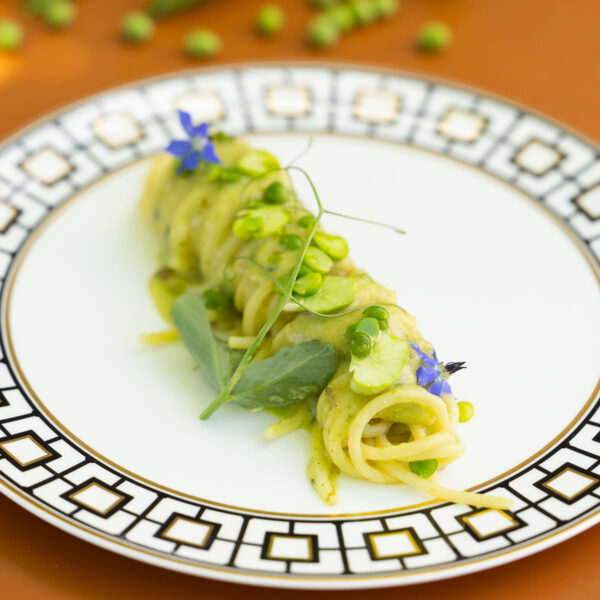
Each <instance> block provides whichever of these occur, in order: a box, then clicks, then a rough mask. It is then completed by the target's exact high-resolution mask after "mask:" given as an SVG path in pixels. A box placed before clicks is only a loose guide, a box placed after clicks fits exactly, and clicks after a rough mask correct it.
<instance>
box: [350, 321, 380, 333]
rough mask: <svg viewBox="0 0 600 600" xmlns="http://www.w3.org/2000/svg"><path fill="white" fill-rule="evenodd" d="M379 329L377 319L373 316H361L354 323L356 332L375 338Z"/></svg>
mask: <svg viewBox="0 0 600 600" xmlns="http://www.w3.org/2000/svg"><path fill="white" fill-rule="evenodd" d="M379 330H380V327H379V321H378V320H377V319H374V318H373V317H363V318H362V319H361V320H360V321H359V322H358V323H357V324H356V332H357V333H366V334H367V335H370V336H371V337H372V338H376V337H377V336H378V335H379Z"/></svg>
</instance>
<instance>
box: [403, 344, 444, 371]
mask: <svg viewBox="0 0 600 600" xmlns="http://www.w3.org/2000/svg"><path fill="white" fill-rule="evenodd" d="M408 343H409V344H410V347H411V348H412V349H413V350H414V351H415V352H416V353H417V354H418V355H419V358H420V359H421V362H422V363H423V364H424V365H426V366H428V367H437V366H438V365H440V364H442V363H440V361H439V360H438V359H437V358H436V357H435V355H434V356H429V354H427V353H426V352H423V350H421V348H420V347H419V345H418V344H415V343H414V342H408Z"/></svg>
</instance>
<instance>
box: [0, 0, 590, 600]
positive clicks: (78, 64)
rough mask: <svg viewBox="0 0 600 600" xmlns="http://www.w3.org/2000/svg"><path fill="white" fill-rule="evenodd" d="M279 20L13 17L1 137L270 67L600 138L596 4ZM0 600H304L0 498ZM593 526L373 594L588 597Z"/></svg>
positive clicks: (462, 0) (461, 0) (426, 4)
mask: <svg viewBox="0 0 600 600" xmlns="http://www.w3.org/2000/svg"><path fill="white" fill-rule="evenodd" d="M276 1H277V3H278V4H279V5H280V6H281V7H282V8H284V9H285V11H286V15H287V26H286V29H285V33H284V34H283V35H281V36H279V37H277V38H276V39H273V40H262V39H259V38H257V37H256V35H254V34H253V32H252V29H251V23H252V21H253V18H254V15H255V14H256V11H257V8H258V7H259V6H260V5H261V4H262V3H263V2H261V0H212V2H208V3H207V4H206V5H204V6H201V7H198V8H196V9H194V10H191V11H190V12H188V13H186V14H185V15H181V16H178V17H175V18H172V19H169V20H165V21H163V22H161V23H160V24H159V27H158V30H157V33H156V36H155V37H154V39H153V40H152V41H151V42H150V43H148V44H146V45H142V46H140V47H135V48H131V47H126V46H124V45H123V44H122V43H120V42H119V40H118V23H119V20H120V18H121V15H122V14H123V12H125V11H126V10H130V9H134V8H138V7H140V6H142V5H143V4H144V1H143V0H80V1H79V3H78V4H79V7H80V10H79V15H78V19H77V22H76V24H75V25H74V26H73V27H72V29H70V30H68V31H67V32H64V33H55V32H49V31H48V30H47V29H46V28H45V26H44V25H43V24H42V23H40V22H39V21H37V20H27V19H23V21H24V22H25V33H26V41H25V44H24V47H23V48H22V50H21V51H19V52H18V53H14V54H8V53H0V135H2V136H3V135H5V134H8V133H11V132H14V131H16V130H18V129H19V128H20V127H21V126H23V125H25V124H27V123H28V122H30V121H32V120H33V119H35V118H36V117H39V116H43V115H44V114H45V113H46V112H49V111H51V110H54V109H57V108H60V107H61V106H62V105H64V104H66V103H70V102H73V101H75V100H77V99H79V98H82V97H84V96H87V95H90V94H92V93H95V92H98V91H101V90H103V89H106V88H109V87H112V86H115V85H118V84H123V83H127V82H130V81H133V80H136V79H141V78H144V77H148V76H153V75H157V74H161V73H167V72H174V71H177V70H179V69H186V68H192V67H195V66H199V67H201V66H204V65H207V66H208V65H210V66H213V65H218V64H226V63H239V62H248V61H251V62H260V61H263V62H264V61H274V60H281V59H286V60H299V61H300V60H301V61H307V60H314V61H319V62H322V63H327V62H347V63H349V64H362V65H376V66H384V67H391V68H395V69H400V70H405V71H409V72H415V73H425V74H428V75H434V76H437V77H441V78H446V79H450V80H453V81H456V82H459V83H463V84H468V85H471V86H475V87H478V88H481V89H483V90H486V91H489V92H493V93H495V94H499V95H501V96H504V97H506V98H508V99H511V100H516V101H518V102H520V103H523V104H525V105H528V106H530V107H532V108H534V109H536V110H537V111H541V112H543V113H545V114H547V115H548V116H550V117H553V118H554V119H558V120H560V121H562V122H563V123H565V124H567V125H569V126H570V127H572V128H574V129H576V130H579V131H580V132H581V133H584V134H587V135H588V136H590V137H591V138H593V139H600V111H599V110H598V91H599V89H598V86H599V83H600V61H599V60H598V57H599V56H600V52H599V51H600V36H598V24H599V23H600V3H599V2H598V1H597V0H572V1H571V2H565V1H563V0H503V1H501V2H500V1H497V0H404V2H403V6H402V9H401V11H400V13H399V14H398V16H397V17H395V18H394V19H392V20H390V21H388V22H385V23H382V24H379V25H377V26H374V27H371V28H369V29H365V30H362V31H358V32H355V33H352V34H349V35H348V36H346V37H345V38H344V39H343V41H342V43H341V44H340V45H338V46H337V47H335V48H333V49H330V50H326V51H315V50H311V49H309V48H307V47H306V45H305V44H304V31H305V28H306V24H307V21H308V19H309V18H310V15H311V14H312V13H311V9H310V7H309V5H308V3H307V2H306V0H276ZM19 4H21V0H12V1H8V0H0V18H2V17H3V16H21V13H20V11H19V9H18V6H19ZM431 19H439V20H443V21H445V22H446V23H448V24H449V25H450V26H451V27H452V29H453V31H454V34H455V41H454V44H453V45H452V47H450V48H449V49H448V50H447V51H445V52H443V53H441V54H439V55H431V56H430V55H423V54H419V53H418V52H416V51H415V50H414V44H413V40H414V36H415V32H416V30H417V28H418V26H419V25H420V24H421V23H423V22H424V21H427V20H431ZM194 27H210V28H212V29H214V30H215V31H217V32H218V33H220V34H221V36H222V38H223V41H224V49H223V52H222V53H221V55H220V56H219V57H218V58H216V59H214V60H211V61H209V62H207V63H197V62H194V61H193V60H191V59H188V58H186V57H185V56H184V54H183V53H182V51H181V39H182V36H183V35H184V34H185V33H186V32H187V31H188V30H190V29H191V28H194ZM0 515H1V517H0V597H2V598H7V600H12V599H13V598H27V599H28V600H29V599H30V600H36V599H38V598H39V599H45V600H51V599H59V598H60V599H69V598H74V599H75V598H76V599H88V598H90V599H91V598H94V599H95V598H98V599H100V598H101V599H105V598H111V599H119V598H127V599H128V600H133V599H135V598H144V599H148V598H171V597H179V598H187V597H192V596H198V597H202V598H216V597H222V598H259V597H260V598H261V599H263V600H268V599H275V598H277V599H280V598H289V599H290V600H292V599H295V598H301V597H304V596H305V594H306V592H302V591H280V590H269V589H265V588H253V587H246V586H239V585H233V584H226V583H221V582H215V581H210V580H206V579H200V578H194V577H191V576H187V575H180V574H177V573H172V572H169V571H164V570H161V569H158V568H155V567H151V566H148V565H144V564H142V563H137V562H135V561H133V560H130V559H127V558H123V557H120V556H118V555H115V554H111V553H110V552H107V551H105V550H101V549H99V548H96V547H95V546H92V545H90V544H88V543H86V542H83V541H80V540H78V539H76V538H74V537H71V536H69V535H67V534H66V533H63V532H61V531H59V530H58V529H55V528H54V527H52V526H50V525H48V524H46V523H44V522H42V521H41V520H39V519H38V518H36V517H34V516H33V515H31V514H29V513H28V512H26V511H25V510H24V509H22V508H20V507H18V506H17V505H16V504H14V503H13V502H11V501H10V500H8V499H6V498H5V497H3V496H0ZM599 533H600V527H598V526H597V527H595V528H592V529H591V530H589V531H587V532H585V533H583V534H581V535H579V536H577V537H575V538H573V539H571V540H569V541H567V542H565V543H563V544H560V545H559V546H556V547H554V548H551V549H549V550H546V551H544V552H542V553H540V554H537V555H534V556H532V557H529V558H526V559H523V560H521V561H518V562H515V563H512V564H509V565H505V566H502V567H498V568H496V569H492V570H489V571H483V572H480V573H476V574H473V575H468V576H465V577H460V578H457V579H450V580H447V581H440V582H434V583H429V584H423V585H419V586H412V587H408V588H404V589H402V590H396V589H393V588H389V589H383V590H380V591H378V592H376V593H377V594H378V595H379V596H380V597H381V598H395V597H396V596H397V594H402V595H404V594H418V595H419V597H420V598H421V599H422V600H426V599H430V598H441V597H443V598H444V600H454V599H459V598H460V600H475V599H477V600H480V599H482V598H485V599H486V600H496V599H498V600H499V599H503V600H504V599H507V598H510V599H521V598H543V599H544V600H558V599H567V598H568V599H569V600H579V599H584V598H600V577H598V575H597V573H598V565H599V559H598V557H599V556H600V535H598V534H599ZM365 593H366V592H364V591H363V592H361V591H355V592H318V591H316V592H311V595H312V597H314V598H319V597H323V598H324V597H325V595H327V597H328V598H330V599H331V598H338V597H342V594H343V595H344V597H345V598H358V597H359V596H360V595H364V594H365Z"/></svg>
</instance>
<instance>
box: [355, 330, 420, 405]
mask: <svg viewBox="0 0 600 600" xmlns="http://www.w3.org/2000/svg"><path fill="white" fill-rule="evenodd" d="M407 359H408V344H407V343H406V342H404V341H401V340H398V339H396V338H393V337H391V336H390V335H388V334H387V333H381V334H380V335H379V336H378V337H377V339H376V340H375V341H374V343H373V350H372V351H371V353H370V354H369V355H368V356H367V357H365V358H360V357H357V356H355V355H352V359H351V361H350V371H351V372H352V380H351V381H350V388H351V389H352V391H353V392H355V393H356V394H360V395H361V396H372V395H373V394H379V393H380V392H383V391H384V390H386V389H387V388H389V387H390V386H391V385H392V384H393V383H394V382H395V381H396V380H397V379H398V377H400V373H401V372H402V369H403V368H404V365H405V364H406V361H407Z"/></svg>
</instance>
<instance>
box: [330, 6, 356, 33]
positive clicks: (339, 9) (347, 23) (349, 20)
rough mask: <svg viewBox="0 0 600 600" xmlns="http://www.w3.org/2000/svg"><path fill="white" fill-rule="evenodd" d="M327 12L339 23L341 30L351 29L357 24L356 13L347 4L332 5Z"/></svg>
mask: <svg viewBox="0 0 600 600" xmlns="http://www.w3.org/2000/svg"><path fill="white" fill-rule="evenodd" d="M326 14H327V16H328V17H329V18H330V19H331V20H332V21H333V22H334V23H335V24H336V25H337V27H338V28H339V30H340V31H349V30H350V29H352V28H353V27H355V26H356V25H357V21H356V14H355V13H354V11H353V10H352V8H351V7H350V6H348V5H346V4H340V5H337V6H332V7H331V8H330V9H328V10H327V13H326Z"/></svg>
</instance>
